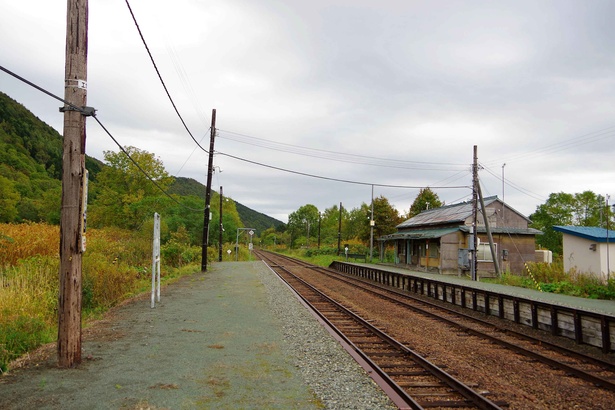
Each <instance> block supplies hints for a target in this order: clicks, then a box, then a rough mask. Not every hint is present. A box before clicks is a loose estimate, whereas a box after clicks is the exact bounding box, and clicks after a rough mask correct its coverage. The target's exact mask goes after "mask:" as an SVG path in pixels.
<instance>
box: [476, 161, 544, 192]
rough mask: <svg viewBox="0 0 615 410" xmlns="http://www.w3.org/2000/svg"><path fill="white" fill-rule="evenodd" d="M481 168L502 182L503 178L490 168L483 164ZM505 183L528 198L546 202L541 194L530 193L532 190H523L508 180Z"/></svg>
mask: <svg viewBox="0 0 615 410" xmlns="http://www.w3.org/2000/svg"><path fill="white" fill-rule="evenodd" d="M481 166H482V167H483V169H484V170H485V171H487V172H488V173H489V174H491V175H493V176H494V177H495V178H497V179H498V180H499V181H501V180H502V177H501V176H499V175H498V174H496V173H495V172H493V171H492V170H491V169H490V168H488V167H486V166H483V164H482V163H481ZM504 183H505V184H506V185H507V186H509V187H511V188H513V189H515V190H517V191H519V192H521V193H522V194H524V195H527V196H529V197H531V198H534V199H536V200H538V201H544V200H545V198H544V197H543V196H541V195H540V194H537V193H535V192H532V191H530V190H528V189H525V188H523V187H520V186H519V185H517V184H515V183H513V182H512V181H511V180H510V179H506V180H505V181H504Z"/></svg>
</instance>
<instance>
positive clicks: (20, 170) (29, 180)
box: [0, 92, 284, 232]
mask: <svg viewBox="0 0 615 410" xmlns="http://www.w3.org/2000/svg"><path fill="white" fill-rule="evenodd" d="M86 167H87V169H88V170H89V173H90V180H91V181H93V183H94V184H95V183H96V180H97V175H98V174H99V173H100V171H101V170H102V169H103V168H104V167H106V165H105V164H104V163H103V162H101V161H100V160H98V159H96V158H92V157H89V156H86ZM61 172H62V136H61V135H60V134H59V133H58V132H57V131H56V130H55V129H53V128H52V127H51V126H49V125H48V124H46V123H45V122H43V121H41V120H40V119H39V118H38V117H36V116H35V115H34V114H32V113H31V112H30V111H29V110H28V109H27V108H25V107H24V106H23V105H21V104H20V103H18V102H17V101H15V100H13V99H12V98H10V97H9V96H8V95H6V94H4V93H2V92H0V222H26V221H37V222H38V221H44V222H48V223H52V224H58V223H59V221H60V198H61V192H62V185H61V176H62V174H61ZM169 193H170V194H177V195H178V196H181V197H184V196H196V197H199V198H202V199H204V198H205V186H204V185H203V184H201V183H199V182H198V181H196V180H194V179H191V178H182V177H179V178H176V179H175V181H174V182H173V184H172V185H171V186H170V188H169ZM91 199H92V200H95V199H96V192H95V191H94V192H92V198H91ZM236 205H237V212H238V213H239V217H240V219H241V221H242V223H243V224H244V226H248V227H252V228H256V229H257V230H258V232H262V231H264V230H265V229H267V228H271V227H274V228H276V229H283V227H284V223H283V222H281V221H279V220H277V219H274V218H271V217H269V216H267V215H264V214H262V213H260V212H257V211H254V210H252V209H250V208H248V207H245V206H243V205H241V204H238V203H236ZM214 206H215V205H213V204H212V207H214Z"/></svg>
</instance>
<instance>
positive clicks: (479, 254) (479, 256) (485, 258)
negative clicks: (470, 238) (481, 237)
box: [476, 243, 498, 262]
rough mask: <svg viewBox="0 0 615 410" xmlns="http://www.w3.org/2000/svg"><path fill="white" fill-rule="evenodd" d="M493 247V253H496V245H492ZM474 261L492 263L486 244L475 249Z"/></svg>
mask: <svg viewBox="0 0 615 410" xmlns="http://www.w3.org/2000/svg"><path fill="white" fill-rule="evenodd" d="M493 247H494V249H495V253H496V254H497V253H498V244H497V243H494V244H493ZM476 260H478V261H480V262H493V255H492V254H491V248H490V247H489V244H488V243H481V244H479V245H478V248H477V249H476Z"/></svg>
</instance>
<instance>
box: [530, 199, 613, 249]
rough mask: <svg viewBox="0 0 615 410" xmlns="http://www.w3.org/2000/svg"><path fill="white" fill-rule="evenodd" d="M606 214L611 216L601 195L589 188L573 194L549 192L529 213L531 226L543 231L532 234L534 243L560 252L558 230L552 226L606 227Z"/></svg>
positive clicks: (560, 234)
mask: <svg viewBox="0 0 615 410" xmlns="http://www.w3.org/2000/svg"><path fill="white" fill-rule="evenodd" d="M607 218H612V213H611V211H610V209H608V208H607V207H606V204H605V199H604V197H602V196H601V195H596V194H595V193H593V192H591V191H584V192H581V193H577V194H569V193H564V192H558V193H552V194H551V195H549V198H548V199H547V201H546V202H545V203H544V204H541V205H539V206H538V207H536V212H534V213H533V214H532V215H530V220H531V221H532V224H531V227H532V228H535V229H538V230H540V231H542V232H543V235H539V236H538V237H537V238H536V243H537V244H538V245H540V246H542V247H543V248H546V249H549V250H551V251H553V252H554V253H556V254H560V255H561V253H562V233H561V232H556V231H555V230H553V226H556V225H560V226H567V225H568V226H602V227H606V221H607Z"/></svg>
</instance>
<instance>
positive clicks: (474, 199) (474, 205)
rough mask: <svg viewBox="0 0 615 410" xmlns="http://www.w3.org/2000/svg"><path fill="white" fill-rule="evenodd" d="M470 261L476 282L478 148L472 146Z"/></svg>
mask: <svg viewBox="0 0 615 410" xmlns="http://www.w3.org/2000/svg"><path fill="white" fill-rule="evenodd" d="M471 240H472V244H471V248H470V249H471V250H472V254H471V257H472V261H471V262H470V266H471V269H472V272H471V274H472V280H478V275H477V270H478V266H477V263H478V258H477V256H478V255H477V253H478V147H477V146H476V145H475V146H474V161H473V163H472V238H471Z"/></svg>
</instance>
